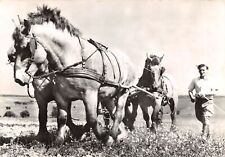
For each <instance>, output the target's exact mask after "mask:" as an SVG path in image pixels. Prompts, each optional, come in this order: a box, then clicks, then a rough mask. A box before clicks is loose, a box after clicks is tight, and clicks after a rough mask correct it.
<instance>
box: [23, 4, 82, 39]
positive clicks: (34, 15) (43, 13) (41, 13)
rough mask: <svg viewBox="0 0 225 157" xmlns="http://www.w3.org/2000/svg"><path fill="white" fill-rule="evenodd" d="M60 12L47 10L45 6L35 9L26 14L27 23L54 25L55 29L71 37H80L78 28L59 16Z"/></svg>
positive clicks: (55, 9)
mask: <svg viewBox="0 0 225 157" xmlns="http://www.w3.org/2000/svg"><path fill="white" fill-rule="evenodd" d="M60 13H61V11H60V10H59V9H57V8H54V9H52V8H49V7H48V6H47V5H43V6H42V7H37V11H36V12H30V13H28V19H27V20H28V21H29V22H30V23H31V24H32V25H35V24H43V23H44V22H50V21H51V22H52V23H54V25H55V27H56V29H61V30H65V29H67V31H68V32H69V33H70V35H72V36H77V37H79V36H81V32H80V30H79V29H78V28H75V27H74V26H73V25H72V24H71V23H70V22H69V21H68V20H67V19H66V18H65V17H63V16H61V15H60Z"/></svg>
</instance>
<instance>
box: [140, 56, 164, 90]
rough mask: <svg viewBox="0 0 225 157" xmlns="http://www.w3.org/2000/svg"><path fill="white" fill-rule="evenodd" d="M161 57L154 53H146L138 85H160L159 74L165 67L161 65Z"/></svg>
mask: <svg viewBox="0 0 225 157" xmlns="http://www.w3.org/2000/svg"><path fill="white" fill-rule="evenodd" d="M163 57H164V55H163V56H162V57H158V56H156V55H148V56H147V58H146V60H145V66H144V70H143V74H142V76H141V79H140V80H139V86H140V85H141V84H142V86H144V87H149V88H150V89H151V90H152V89H157V88H158V87H159V86H160V85H161V79H160V78H161V76H162V74H163V73H164V71H165V68H164V67H162V66H161V61H162V59H163Z"/></svg>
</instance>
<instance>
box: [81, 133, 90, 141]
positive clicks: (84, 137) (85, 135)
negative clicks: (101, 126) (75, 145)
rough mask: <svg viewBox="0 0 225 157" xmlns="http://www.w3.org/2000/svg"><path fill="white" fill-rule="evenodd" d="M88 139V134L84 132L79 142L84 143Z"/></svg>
mask: <svg viewBox="0 0 225 157" xmlns="http://www.w3.org/2000/svg"><path fill="white" fill-rule="evenodd" d="M88 137H91V134H90V132H85V133H84V134H83V135H82V136H81V137H80V141H84V140H85V139H87V138H88Z"/></svg>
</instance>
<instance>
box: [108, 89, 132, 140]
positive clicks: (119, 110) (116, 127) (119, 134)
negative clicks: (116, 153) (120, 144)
mask: <svg viewBox="0 0 225 157" xmlns="http://www.w3.org/2000/svg"><path fill="white" fill-rule="evenodd" d="M128 94H129V93H124V94H122V95H120V96H119V97H118V100H117V105H116V112H115V114H114V121H113V126H112V128H111V131H110V138H109V140H108V143H109V144H110V143H111V142H112V140H113V139H116V140H118V141H120V140H121V139H123V138H125V137H127V131H126V130H125V127H124V125H122V124H121V122H122V120H123V117H124V108H125V104H126V101H127V97H128ZM110 140H111V141H110Z"/></svg>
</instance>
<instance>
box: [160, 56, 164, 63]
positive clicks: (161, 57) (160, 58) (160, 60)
mask: <svg viewBox="0 0 225 157" xmlns="http://www.w3.org/2000/svg"><path fill="white" fill-rule="evenodd" d="M163 57H164V54H163V55H162V57H160V62H161V61H162V59H163Z"/></svg>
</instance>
